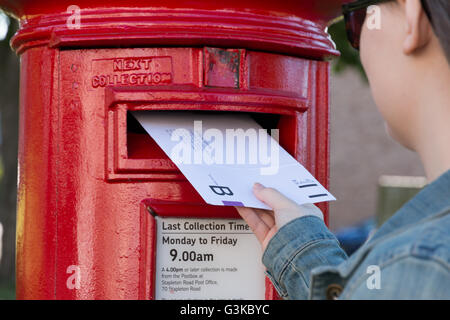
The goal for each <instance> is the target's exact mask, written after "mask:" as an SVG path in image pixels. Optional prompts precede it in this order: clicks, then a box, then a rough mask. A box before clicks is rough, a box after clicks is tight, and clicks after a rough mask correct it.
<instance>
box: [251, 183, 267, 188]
mask: <svg viewBox="0 0 450 320" xmlns="http://www.w3.org/2000/svg"><path fill="white" fill-rule="evenodd" d="M264 188H265V187H264V186H263V185H262V184H261V183H259V182H256V183H255V184H254V185H253V189H255V190H261V189H264Z"/></svg>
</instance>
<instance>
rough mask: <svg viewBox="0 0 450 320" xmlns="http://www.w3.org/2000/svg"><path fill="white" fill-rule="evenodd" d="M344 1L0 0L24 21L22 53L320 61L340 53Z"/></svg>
mask: <svg viewBox="0 0 450 320" xmlns="http://www.w3.org/2000/svg"><path fill="white" fill-rule="evenodd" d="M344 2H348V0H227V1H211V0H77V1H73V0H59V1H50V0H0V8H2V9H3V10H4V11H6V12H7V13H9V14H11V15H13V16H14V17H16V18H18V19H19V20H20V21H21V29H20V30H19V32H18V34H17V35H16V36H15V38H14V39H13V41H12V46H13V47H14V48H15V49H16V50H17V51H18V52H19V53H21V52H22V51H24V50H26V49H27V48H29V47H34V46H36V45H43V44H46V45H50V46H72V45H73V46H80V45H81V46H83V45H90V46H92V45H95V46H97V45H99V46H114V45H120V46H123V45H148V44H154V45H157V44H161V45H171V44H176V45H184V44H186V45H189V44H195V45H218V46H221V45H226V46H229V45H241V46H242V45H244V44H245V45H247V46H249V47H250V48H255V49H264V50H267V49H269V50H270V51H272V50H276V51H281V52H285V53H290V54H300V55H307V56H313V57H322V56H325V55H330V54H331V55H333V54H337V52H336V50H335V49H334V46H333V44H332V42H331V41H330V40H329V37H328V36H327V34H326V33H325V27H326V23H327V22H328V21H330V20H331V19H333V18H334V17H336V16H338V15H339V14H340V7H341V5H342V3H344ZM77 10H78V11H77ZM74 14H79V16H78V18H79V20H77V21H78V22H79V25H75V27H74V24H73V23H72V22H73V21H72V20H71V23H72V24H69V23H68V21H69V20H70V19H71V18H73V15H74ZM177 28H179V30H178V32H177V31H176V29H177ZM118 31H121V33H122V34H121V35H119V36H117V35H118V33H117V32H118ZM108 35H109V37H108ZM302 48H303V49H302Z"/></svg>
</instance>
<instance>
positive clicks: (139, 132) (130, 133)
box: [126, 111, 282, 159]
mask: <svg viewBox="0 0 450 320" xmlns="http://www.w3.org/2000/svg"><path fill="white" fill-rule="evenodd" d="M138 112H139V111H138ZM140 112H158V111H140ZM189 112H192V111H189ZM197 112H198V113H199V114H201V113H206V112H211V111H197ZM177 113H178V114H179V111H177ZM224 113H225V111H219V112H216V111H214V114H216V115H218V116H220V114H224ZM226 113H227V114H229V113H230V112H226ZM231 113H235V114H236V115H242V114H249V115H250V116H251V117H252V118H253V119H254V120H255V121H256V122H257V123H258V124H259V125H260V126H261V127H263V128H265V129H267V132H268V133H269V134H270V133H271V130H270V129H277V128H279V127H278V124H279V121H280V117H282V116H281V115H278V114H269V113H251V112H231ZM126 141H127V155H128V158H129V159H166V158H168V157H167V156H166V154H165V153H164V151H163V150H162V149H161V148H160V147H159V146H158V144H157V143H156V142H155V140H153V138H152V137H150V135H149V134H148V133H147V132H146V131H145V130H144V128H143V127H142V126H141V125H140V123H139V122H138V121H137V120H136V119H135V117H134V116H133V115H132V114H131V112H130V111H127V139H126Z"/></svg>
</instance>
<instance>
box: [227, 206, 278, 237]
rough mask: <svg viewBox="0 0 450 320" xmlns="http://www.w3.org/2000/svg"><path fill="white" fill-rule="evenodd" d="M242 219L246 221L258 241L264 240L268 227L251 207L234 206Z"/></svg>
mask: <svg viewBox="0 0 450 320" xmlns="http://www.w3.org/2000/svg"><path fill="white" fill-rule="evenodd" d="M235 208H236V210H237V211H238V212H239V214H240V215H241V217H242V219H244V220H245V222H247V224H248V226H249V227H250V229H252V231H253V233H254V234H255V236H256V238H257V239H258V241H259V242H260V243H263V242H264V239H265V238H266V236H267V234H268V232H269V230H270V228H269V227H268V226H267V225H266V223H265V222H264V220H262V219H261V217H260V216H259V215H258V214H257V213H256V212H255V210H254V209H252V208H245V207H235Z"/></svg>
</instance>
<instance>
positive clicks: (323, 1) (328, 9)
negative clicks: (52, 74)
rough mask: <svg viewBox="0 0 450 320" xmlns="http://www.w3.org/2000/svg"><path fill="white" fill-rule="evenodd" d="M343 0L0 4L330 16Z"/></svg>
mask: <svg viewBox="0 0 450 320" xmlns="http://www.w3.org/2000/svg"><path fill="white" fill-rule="evenodd" d="M344 2H346V1H345V0H227V1H211V0H77V1H73V0H59V1H53V0H0V7H2V9H4V10H6V11H7V12H9V13H11V14H13V15H14V16H16V17H18V18H26V17H31V16H35V15H40V14H53V13H60V12H65V11H67V8H68V7H70V6H71V5H77V6H78V7H80V8H82V9H95V8H112V7H116V8H120V7H130V8H131V7H134V8H156V7H160V8H193V9H207V10H220V9H225V10H226V9H229V10H238V11H253V12H260V13H261V12H272V13H273V14H281V15H295V16H299V17H302V18H306V19H313V20H329V19H332V18H333V17H335V16H336V15H337V14H338V12H339V10H340V6H341V5H342V3H344ZM347 2H348V1H347Z"/></svg>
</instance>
